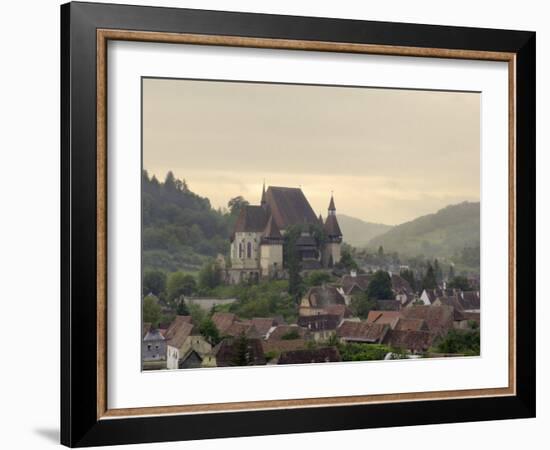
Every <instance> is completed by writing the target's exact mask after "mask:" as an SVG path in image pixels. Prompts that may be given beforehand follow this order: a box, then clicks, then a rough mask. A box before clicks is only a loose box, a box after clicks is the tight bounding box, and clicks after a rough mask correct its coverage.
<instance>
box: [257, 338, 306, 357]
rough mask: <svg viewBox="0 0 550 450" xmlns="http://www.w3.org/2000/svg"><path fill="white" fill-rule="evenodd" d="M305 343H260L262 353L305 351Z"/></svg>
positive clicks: (271, 341) (279, 340)
mask: <svg viewBox="0 0 550 450" xmlns="http://www.w3.org/2000/svg"><path fill="white" fill-rule="evenodd" d="M306 346H307V342H306V340H305V339H301V338H299V339H270V340H268V341H262V348H263V349H264V353H268V352H277V353H282V352H288V351H291V350H301V349H305V348H306Z"/></svg>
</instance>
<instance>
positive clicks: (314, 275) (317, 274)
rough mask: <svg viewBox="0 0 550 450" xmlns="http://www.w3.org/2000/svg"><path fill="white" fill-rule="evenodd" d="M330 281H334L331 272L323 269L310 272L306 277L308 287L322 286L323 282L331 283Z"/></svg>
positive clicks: (305, 281)
mask: <svg viewBox="0 0 550 450" xmlns="http://www.w3.org/2000/svg"><path fill="white" fill-rule="evenodd" d="M330 281H332V276H331V275H330V273H328V272H324V271H322V270H316V271H313V272H310V273H309V274H308V275H307V276H306V277H305V279H304V283H305V284H306V286H308V287H312V286H321V285H322V284H323V283H329V282H330Z"/></svg>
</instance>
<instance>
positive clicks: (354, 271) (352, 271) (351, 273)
mask: <svg viewBox="0 0 550 450" xmlns="http://www.w3.org/2000/svg"><path fill="white" fill-rule="evenodd" d="M350 275H351V276H352V278H355V277H356V276H357V270H355V269H352V270H351V271H350Z"/></svg>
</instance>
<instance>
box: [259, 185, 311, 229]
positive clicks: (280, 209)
mask: <svg viewBox="0 0 550 450" xmlns="http://www.w3.org/2000/svg"><path fill="white" fill-rule="evenodd" d="M265 199H266V203H267V207H268V208H269V210H270V212H271V214H272V215H273V219H274V220H275V223H276V224H277V226H278V227H279V229H281V230H284V229H286V228H288V227H289V226H292V225H298V224H303V223H311V224H316V223H318V218H317V216H316V215H315V213H314V212H313V209H312V208H311V205H310V204H309V202H308V201H307V199H306V197H305V195H304V193H303V192H302V190H301V189H299V188H288V187H273V186H270V187H269V188H268V189H267V191H266V193H265Z"/></svg>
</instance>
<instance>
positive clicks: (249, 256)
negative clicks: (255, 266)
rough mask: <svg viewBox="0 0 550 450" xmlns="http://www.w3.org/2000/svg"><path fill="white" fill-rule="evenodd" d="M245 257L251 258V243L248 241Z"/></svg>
mask: <svg viewBox="0 0 550 450" xmlns="http://www.w3.org/2000/svg"><path fill="white" fill-rule="evenodd" d="M246 257H247V258H252V243H251V242H248V243H247V244H246Z"/></svg>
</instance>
